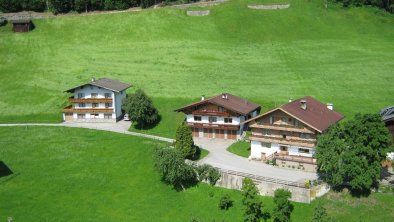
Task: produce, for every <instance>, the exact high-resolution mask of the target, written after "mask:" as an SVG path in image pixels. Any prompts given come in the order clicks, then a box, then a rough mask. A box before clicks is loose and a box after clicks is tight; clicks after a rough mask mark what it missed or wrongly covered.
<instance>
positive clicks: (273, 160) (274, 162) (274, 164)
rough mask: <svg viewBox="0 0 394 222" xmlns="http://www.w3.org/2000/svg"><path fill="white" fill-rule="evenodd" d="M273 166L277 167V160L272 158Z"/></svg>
mask: <svg viewBox="0 0 394 222" xmlns="http://www.w3.org/2000/svg"><path fill="white" fill-rule="evenodd" d="M272 165H273V166H276V158H272Z"/></svg>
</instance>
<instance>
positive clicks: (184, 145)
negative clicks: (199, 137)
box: [174, 122, 198, 159]
mask: <svg viewBox="0 0 394 222" xmlns="http://www.w3.org/2000/svg"><path fill="white" fill-rule="evenodd" d="M174 146H175V149H177V150H178V151H179V152H181V153H182V155H183V157H184V158H188V159H193V158H194V157H195V156H196V154H197V149H198V147H197V146H195V145H194V141H193V135H192V130H191V129H190V127H189V126H188V125H186V123H185V122H182V123H181V124H180V125H179V126H178V128H177V129H176V136H175V143H174Z"/></svg>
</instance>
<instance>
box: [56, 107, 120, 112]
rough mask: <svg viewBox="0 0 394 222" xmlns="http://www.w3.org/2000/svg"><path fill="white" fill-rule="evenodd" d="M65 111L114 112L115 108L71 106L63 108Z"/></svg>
mask: <svg viewBox="0 0 394 222" xmlns="http://www.w3.org/2000/svg"><path fill="white" fill-rule="evenodd" d="M63 112H64V113H113V112H114V110H113V109H105V108H104V109H103V108H82V109H75V108H72V107H71V106H69V107H66V108H64V109H63Z"/></svg>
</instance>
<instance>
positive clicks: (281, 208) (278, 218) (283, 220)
mask: <svg viewBox="0 0 394 222" xmlns="http://www.w3.org/2000/svg"><path fill="white" fill-rule="evenodd" d="M290 198H291V193H290V191H288V190H284V189H277V190H275V193H274V203H275V207H274V210H273V213H272V217H273V219H274V222H288V221H290V215H291V212H292V211H293V205H292V204H291V203H290V200H289V199H290Z"/></svg>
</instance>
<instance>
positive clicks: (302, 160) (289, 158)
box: [275, 154, 316, 164]
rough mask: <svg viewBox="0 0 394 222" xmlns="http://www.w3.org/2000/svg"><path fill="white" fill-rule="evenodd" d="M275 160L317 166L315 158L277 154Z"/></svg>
mask: <svg viewBox="0 0 394 222" xmlns="http://www.w3.org/2000/svg"><path fill="white" fill-rule="evenodd" d="M275 159H277V160H284V161H293V162H299V163H309V164H316V159H315V158H313V157H305V156H290V155H281V154H275Z"/></svg>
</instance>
